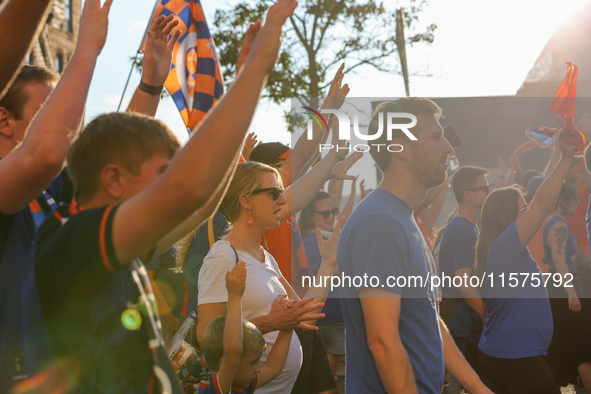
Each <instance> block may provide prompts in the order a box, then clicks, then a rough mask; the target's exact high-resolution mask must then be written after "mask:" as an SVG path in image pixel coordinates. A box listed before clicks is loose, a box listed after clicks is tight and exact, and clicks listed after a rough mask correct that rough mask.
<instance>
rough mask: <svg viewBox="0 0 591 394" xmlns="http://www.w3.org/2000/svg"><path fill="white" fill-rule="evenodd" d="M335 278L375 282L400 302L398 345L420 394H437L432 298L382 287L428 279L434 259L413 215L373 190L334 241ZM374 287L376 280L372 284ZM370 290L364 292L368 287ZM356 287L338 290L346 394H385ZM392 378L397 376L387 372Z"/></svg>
mask: <svg viewBox="0 0 591 394" xmlns="http://www.w3.org/2000/svg"><path fill="white" fill-rule="evenodd" d="M337 261H338V266H339V272H340V276H343V277H345V276H350V277H354V276H357V277H363V276H364V275H367V277H369V278H370V277H372V276H377V277H378V278H379V282H380V284H379V285H378V287H381V286H382V285H383V287H382V288H384V289H385V290H389V291H393V292H396V293H398V294H400V296H401V310H400V319H399V323H398V327H399V334H400V339H401V341H402V344H403V345H404V348H405V350H406V352H407V354H408V358H409V360H410V364H411V366H412V370H413V375H414V378H415V381H416V385H417V389H418V392H419V393H420V394H439V393H440V392H441V388H442V386H443V379H444V364H443V345H442V340H441V332H440V331H439V313H438V309H437V302H436V294H435V293H434V292H433V291H431V290H430V287H429V286H427V287H419V286H417V285H411V284H410V283H407V286H402V283H401V282H400V281H398V282H397V283H396V285H394V283H390V284H391V285H393V286H388V285H387V279H388V277H389V276H393V277H405V278H407V279H408V278H410V277H420V278H421V280H423V281H424V280H426V279H427V277H428V276H429V275H433V274H434V273H433V269H434V268H432V267H433V266H434V264H433V257H432V256H431V252H430V251H429V249H428V247H427V244H426V242H425V240H424V238H423V236H422V234H421V231H420V230H419V228H418V226H417V224H416V222H415V220H414V218H413V212H412V210H411V209H410V208H409V207H408V205H407V204H406V203H405V202H404V201H402V200H401V199H400V198H398V197H397V196H395V195H393V194H391V193H389V192H387V191H385V190H382V189H376V190H374V191H373V192H371V194H370V195H369V196H367V197H366V198H365V199H364V200H363V201H362V202H361V204H359V206H358V207H357V208H356V209H355V211H354V212H353V214H352V215H351V217H350V218H349V220H348V221H347V224H346V225H345V227H344V229H343V231H342V233H341V238H340V240H339V246H338V252H337ZM374 284H375V280H374ZM368 287H369V286H368ZM363 288H365V283H362V284H361V286H359V281H357V283H356V284H354V283H352V285H351V286H348V285H345V286H342V287H341V297H342V310H343V319H344V322H345V332H346V338H347V382H346V384H347V387H346V389H347V394H365V393H386V390H385V388H384V386H383V384H382V382H381V380H380V376H379V374H378V370H377V367H376V363H375V361H374V359H373V356H372V353H371V351H370V350H369V347H368V344H367V332H366V329H365V321H364V317H363V309H362V307H361V302H360V300H359V298H358V292H359V291H360V290H362V289H363ZM391 373H394V374H395V373H397V372H396V371H392V372H391Z"/></svg>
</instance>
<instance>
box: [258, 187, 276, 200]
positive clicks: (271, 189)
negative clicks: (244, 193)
mask: <svg viewBox="0 0 591 394" xmlns="http://www.w3.org/2000/svg"><path fill="white" fill-rule="evenodd" d="M283 191H284V190H283V189H280V188H278V187H265V188H263V189H255V190H253V191H252V193H250V194H260V193H271V197H273V200H279V197H280V196H281V195H282V194H283Z"/></svg>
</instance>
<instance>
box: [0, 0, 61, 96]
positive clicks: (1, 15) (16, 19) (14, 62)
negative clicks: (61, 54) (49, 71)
mask: <svg viewBox="0 0 591 394" xmlns="http://www.w3.org/2000/svg"><path fill="white" fill-rule="evenodd" d="M50 3H53V1H51V0H29V1H23V0H8V2H7V3H6V4H5V5H4V8H2V7H1V6H0V9H1V11H0V37H2V39H1V40H0V59H2V60H1V61H0V97H2V96H4V93H6V89H8V87H9V86H10V84H11V82H12V79H13V78H14V77H15V76H16V75H17V74H18V71H19V70H20V68H21V65H22V63H23V60H24V59H25V56H26V55H27V52H28V51H29V49H30V47H31V43H32V42H33V40H34V39H35V38H36V37H37V34H38V32H39V30H40V29H41V28H42V27H43V23H44V22H45V16H46V15H47V14H46V11H47V6H48V5H49V4H50Z"/></svg>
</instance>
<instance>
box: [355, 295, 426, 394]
mask: <svg viewBox="0 0 591 394" xmlns="http://www.w3.org/2000/svg"><path fill="white" fill-rule="evenodd" d="M359 298H360V301H361V308H362V309H363V318H364V320H365V330H366V332H367V345H368V346H369V350H370V351H371V353H372V355H373V359H374V361H375V363H376V367H377V369H378V374H379V375H380V380H381V381H382V384H383V385H384V388H385V389H386V392H387V393H388V394H399V393H404V394H407V393H409V394H415V393H418V391H417V386H416V384H415V378H414V375H413V372H412V365H411V364H410V360H409V358H408V354H407V353H406V349H405V348H404V345H403V344H402V341H401V339H400V333H399V331H398V321H399V320H400V307H401V304H400V295H399V294H397V293H394V292H391V291H388V290H383V289H378V288H365V289H363V290H361V291H360V292H359Z"/></svg>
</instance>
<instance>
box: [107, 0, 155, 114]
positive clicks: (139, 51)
mask: <svg viewBox="0 0 591 394" xmlns="http://www.w3.org/2000/svg"><path fill="white" fill-rule="evenodd" d="M160 3H161V0H156V4H154V9H153V10H152V13H151V14H150V19H148V24H147V25H146V29H145V30H144V35H143V36H142V41H141V42H140V47H139V48H138V50H137V52H136V53H135V57H134V58H133V62H132V63H131V69H130V70H129V75H128V76H127V81H126V82H125V87H124V88H123V93H122V94H121V99H120V100H119V105H118V106H117V112H119V111H120V110H121V104H123V98H124V97H125V92H126V91H127V86H128V85H129V80H130V79H131V74H133V67H134V66H135V65H136V64H137V58H138V56H139V55H140V53H142V46H143V44H144V41H145V40H146V33H147V32H148V29H149V28H150V24H151V23H152V20H153V19H154V13H155V12H156V10H157V9H158V6H159V5H160Z"/></svg>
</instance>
